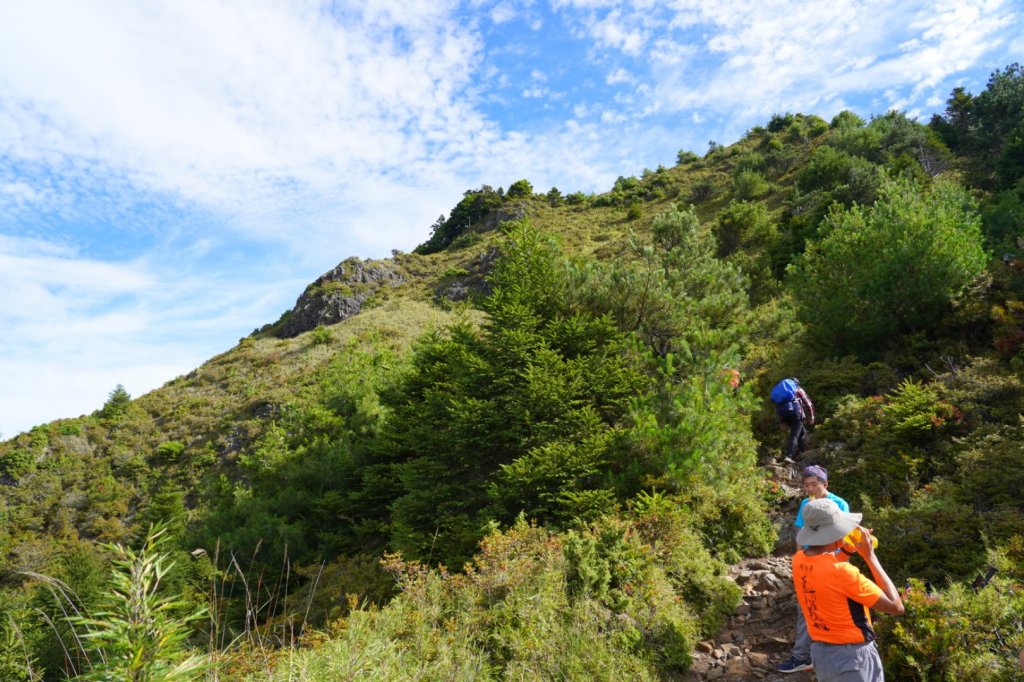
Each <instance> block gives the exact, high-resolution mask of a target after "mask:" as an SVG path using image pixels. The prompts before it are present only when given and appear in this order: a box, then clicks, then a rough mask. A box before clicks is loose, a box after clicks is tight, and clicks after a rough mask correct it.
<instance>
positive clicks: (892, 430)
mask: <svg viewBox="0 0 1024 682" xmlns="http://www.w3.org/2000/svg"><path fill="white" fill-rule="evenodd" d="M962 432H963V424H962V414H961V413H960V412H959V410H957V409H956V408H955V406H954V405H952V404H951V403H949V402H947V401H946V400H945V399H943V397H942V395H941V393H940V388H939V386H938V385H935V384H920V383H917V382H914V381H911V380H907V381H904V382H903V383H902V384H900V385H899V387H897V388H896V390H895V391H893V393H892V394H890V395H887V396H869V397H867V398H856V397H853V396H850V397H848V398H847V399H846V400H845V401H844V402H842V403H840V405H839V407H838V409H837V410H836V412H835V414H834V415H833V416H832V417H830V418H829V419H827V420H826V421H825V422H824V423H823V424H822V425H821V426H820V427H819V429H818V437H819V439H823V440H826V441H830V442H835V443H841V444H842V447H841V448H838V449H835V450H832V451H830V452H829V453H828V455H827V456H826V457H825V458H824V460H825V462H827V463H828V464H829V465H830V466H829V469H830V471H831V472H832V473H833V474H834V475H835V477H836V480H837V481H838V480H841V481H842V487H843V491H844V492H848V493H849V494H851V495H853V499H857V498H858V497H859V496H860V495H865V496H867V497H868V498H869V499H871V500H872V501H874V502H875V503H878V504H899V505H903V504H906V503H907V502H909V500H910V497H911V494H912V492H913V491H914V490H916V489H917V487H918V486H920V485H921V484H924V483H928V482H930V481H932V480H933V479H935V478H936V477H938V476H940V475H944V474H948V473H949V472H950V471H951V470H952V466H953V455H952V452H951V450H950V447H949V442H948V438H949V437H950V436H951V435H955V434H958V433H962Z"/></svg>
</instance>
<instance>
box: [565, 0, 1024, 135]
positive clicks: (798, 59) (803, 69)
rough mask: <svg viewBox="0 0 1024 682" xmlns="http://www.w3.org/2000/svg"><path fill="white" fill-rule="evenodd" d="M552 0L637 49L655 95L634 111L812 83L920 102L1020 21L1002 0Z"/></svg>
mask: <svg viewBox="0 0 1024 682" xmlns="http://www.w3.org/2000/svg"><path fill="white" fill-rule="evenodd" d="M556 6H557V7H560V8H563V18H565V19H566V20H567V21H570V22H572V25H573V26H574V30H577V31H585V32H586V33H587V34H588V35H589V36H590V37H591V38H592V39H594V40H596V41H598V42H599V43H600V44H601V45H602V46H603V47H604V48H605V49H609V50H617V51H619V52H621V53H622V54H623V55H624V56H636V57H637V58H638V60H643V59H646V63H647V64H649V66H650V73H649V75H648V76H647V80H649V82H650V84H651V88H652V93H653V95H652V97H653V99H654V100H655V101H656V104H652V103H650V102H648V103H646V104H645V106H644V108H643V109H642V110H639V111H638V112H637V113H638V114H641V115H649V114H651V113H664V112H668V111H671V110H677V111H686V110H689V109H692V108H696V107H702V108H707V109H711V110H717V111H719V112H723V113H725V112H729V113H730V114H733V115H737V114H739V115H745V116H749V117H763V116H765V115H767V114H770V113H773V112H776V111H783V110H799V111H808V112H809V111H813V110H814V107H816V106H821V105H823V104H825V103H827V102H828V99H827V98H826V97H824V96H823V95H822V93H835V92H846V93H868V92H871V91H873V90H875V89H877V88H878V87H879V86H889V87H893V88H898V89H900V90H901V92H902V94H901V96H900V97H898V98H892V99H893V100H894V101H897V100H898V101H901V102H905V103H907V104H915V105H917V106H923V105H924V100H926V99H927V98H928V97H930V96H932V94H933V93H932V90H933V89H934V88H935V87H937V86H938V85H939V84H940V83H943V82H944V81H945V79H948V78H949V77H951V76H953V75H955V74H957V73H960V72H962V71H964V70H966V69H969V68H972V67H974V66H977V65H979V64H980V62H981V60H982V58H983V56H984V55H985V54H987V53H989V52H991V51H992V50H993V49H995V48H998V47H1000V46H1001V45H1002V44H1003V43H1004V42H1005V41H1006V40H1007V39H1008V38H1007V35H1006V34H1007V31H1009V30H1010V28H1011V27H1012V26H1013V25H1014V24H1015V23H1016V24H1017V25H1019V24H1020V20H1021V17H1020V13H1019V8H1017V7H1015V6H1014V3H1012V2H1010V1H1009V0H942V1H941V2H931V1H928V2H926V1H925V0H916V1H911V2H901V3H896V2H891V1H890V0H867V1H864V2H854V1H853V0H839V1H833V0H828V1H812V2H807V1H806V0H773V1H772V2H766V3H727V2H719V1H718V0H678V1H676V2H673V3H671V4H670V5H652V4H651V3H649V2H647V1H646V0H645V1H644V2H633V3H630V2H623V3H616V4H615V5H614V7H611V8H609V5H608V4H607V3H603V2H592V1H590V0H566V1H564V2H560V3H557V5H556ZM570 10H579V11H581V13H580V14H578V15H577V14H573V13H572V12H571V11H570ZM627 37H630V38H629V39H627ZM1012 39H1014V40H1019V38H1016V37H1014V38H1012ZM604 59H605V57H604V56H603V55H602V56H599V58H598V59H597V61H598V63H601V61H603V60H604ZM833 99H834V98H833Z"/></svg>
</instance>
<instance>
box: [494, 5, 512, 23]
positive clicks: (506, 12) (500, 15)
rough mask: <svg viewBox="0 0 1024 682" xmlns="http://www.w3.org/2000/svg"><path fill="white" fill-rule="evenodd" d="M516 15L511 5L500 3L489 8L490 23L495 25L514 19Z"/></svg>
mask: <svg viewBox="0 0 1024 682" xmlns="http://www.w3.org/2000/svg"><path fill="white" fill-rule="evenodd" d="M517 14H518V13H517V12H516V9H515V7H513V6H512V5H511V3H507V2H501V3H498V4H497V5H495V6H494V7H492V8H491V21H493V22H494V23H495V24H503V23H505V22H506V21H511V20H513V19H515V18H516V16H517Z"/></svg>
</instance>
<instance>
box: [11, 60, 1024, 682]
mask: <svg viewBox="0 0 1024 682" xmlns="http://www.w3.org/2000/svg"><path fill="white" fill-rule="evenodd" d="M1022 136H1024V70H1022V69H1021V67H1020V66H1018V65H1012V66H1009V67H1007V68H1006V69H1003V70H1000V71H997V72H996V73H994V74H993V76H992V78H991V80H990V82H989V84H988V87H987V88H986V89H985V90H984V91H983V92H981V93H978V94H977V95H974V94H971V93H967V92H964V91H962V90H957V91H954V92H953V93H952V94H951V97H950V100H949V105H948V108H947V110H946V112H945V114H944V115H943V116H938V117H936V118H935V119H934V120H933V121H931V122H930V123H929V124H928V125H923V124H921V123H919V122H916V121H913V120H910V119H908V118H907V117H906V116H905V115H903V114H902V113H900V112H888V113H885V114H881V115H879V116H876V117H873V118H871V119H870V120H868V121H865V120H862V119H861V118H859V117H858V116H856V115H854V114H853V113H851V112H843V113H841V114H839V115H837V116H835V117H834V118H833V119H832V120H831V121H826V120H824V119H822V118H820V117H817V116H813V115H803V114H790V113H787V114H780V115H776V116H773V117H772V118H771V120H770V121H768V122H767V123H766V125H764V126H763V127H757V128H755V129H752V130H750V131H749V132H748V133H747V134H746V135H745V136H744V138H743V139H741V140H740V141H738V142H737V143H735V144H733V145H731V146H728V147H723V146H719V145H714V144H712V145H710V147H709V149H708V151H707V153H706V154H705V155H704V156H703V157H698V156H697V155H695V154H692V153H688V152H680V153H679V155H678V163H677V165H675V166H673V167H672V168H664V167H659V168H657V169H655V170H649V169H645V170H644V171H643V172H642V173H641V174H640V175H639V176H631V177H620V178H619V179H618V180H617V181H616V182H615V185H614V187H613V188H612V189H611V190H610V191H608V192H606V193H604V194H599V195H586V194H583V193H580V192H574V193H563V192H562V191H560V190H559V189H557V188H551V189H550V190H547V191H542V190H539V189H535V188H534V187H532V185H531V184H530V183H529V182H528V181H527V180H520V181H518V182H516V183H513V184H512V185H511V186H510V187H509V188H508V189H503V188H497V189H494V188H492V187H489V186H483V187H480V188H478V189H471V190H469V191H467V192H466V193H465V195H464V196H463V197H462V198H461V199H460V200H458V202H457V203H456V205H455V206H454V207H453V209H452V210H451V212H450V214H449V215H448V216H447V217H446V216H441V217H440V218H439V219H438V220H437V221H436V222H435V224H434V225H433V227H432V229H431V233H430V235H429V237H428V238H427V239H426V241H425V242H424V243H423V244H422V245H421V246H419V247H418V248H417V249H416V250H415V251H414V252H413V253H409V254H403V253H398V252H396V253H395V254H394V256H393V258H391V259H387V260H386V261H382V262H378V263H375V264H369V265H359V263H358V261H356V262H355V264H354V265H353V266H352V268H354V269H352V268H350V269H349V270H346V269H345V268H343V267H341V266H339V268H338V269H336V271H332V273H329V274H330V275H331V276H330V277H328V276H327V275H325V277H323V278H321V279H320V280H318V281H317V282H316V283H314V284H312V285H310V287H309V288H308V289H307V291H306V292H304V293H303V296H302V298H300V302H299V303H298V304H297V305H296V309H295V310H294V311H289V312H286V313H285V314H284V315H283V316H282V318H281V320H279V321H278V322H276V323H274V324H268V325H266V326H264V327H262V328H260V329H258V330H257V331H255V332H253V334H252V335H250V336H249V337H246V338H244V339H242V340H241V341H240V342H239V344H238V345H237V346H236V347H235V348H233V349H231V350H229V351H227V352H225V353H224V354H222V355H220V356H217V357H215V358H213V359H211V360H210V361H209V362H207V363H205V364H204V365H203V366H202V367H199V368H197V369H196V370H195V371H193V372H191V373H190V374H188V375H187V376H183V377H178V378H177V379H175V380H173V381H171V382H169V383H168V384H166V385H165V386H164V387H162V388H160V389H158V390H156V391H153V392H152V393H149V394H147V395H144V396H140V397H137V398H134V399H133V398H132V397H131V396H129V395H127V394H126V393H125V392H124V390H123V389H121V388H120V387H117V388H115V389H113V390H112V391H111V393H110V397H109V400H108V401H107V402H106V404H105V405H103V406H102V407H100V408H99V409H97V411H96V412H94V413H93V414H91V415H89V416H84V417H80V418H77V419H65V420H59V421H57V422H53V423H51V424H45V425H41V426H38V427H36V428H34V429H32V430H31V431H29V432H28V433H24V434H21V435H19V436H17V437H16V438H13V439H11V440H9V441H7V442H5V443H2V444H0V488H2V491H3V495H2V496H0V521H2V523H0V679H5V680H6V679H11V680H33V679H47V680H49V679H65V678H67V677H69V676H70V677H76V676H93V678H96V679H108V678H109V679H122V678H126V679H195V678H196V677H197V676H200V675H203V674H205V675H209V676H210V677H211V678H218V679H236V678H246V677H256V678H261V679H263V678H268V679H309V680H319V679H348V678H356V677H367V678H372V679H396V680H397V679H421V678H422V679H467V680H469V679H473V680H476V679H491V678H494V679H499V678H501V679H506V678H508V679H549V678H550V679H563V678H567V679H609V680H611V679H673V678H675V677H677V676H679V675H682V674H683V673H685V671H686V669H687V667H688V666H689V664H690V660H691V659H690V654H691V652H692V651H693V648H694V646H695V645H696V643H697V642H698V641H700V640H701V639H702V638H707V637H713V636H714V635H715V634H716V633H717V631H718V629H719V628H721V626H722V624H723V622H724V619H725V617H726V616H727V615H728V614H730V613H731V612H732V610H733V608H734V607H735V606H736V604H737V603H738V600H739V589H738V588H737V587H736V585H735V584H734V583H733V582H731V581H730V580H729V579H728V578H727V577H726V567H727V565H728V564H730V563H735V562H737V561H739V560H741V559H743V558H745V557H752V556H760V555H764V554H767V553H769V552H771V551H772V548H773V546H774V541H775V531H774V529H773V527H772V525H771V523H770V521H769V514H770V512H771V511H772V509H773V507H774V505H775V504H776V503H777V501H778V500H777V497H778V491H777V490H776V489H775V488H774V487H773V486H772V485H771V484H770V483H769V482H768V481H767V479H766V478H765V474H764V471H763V469H762V468H761V467H760V466H759V465H764V464H768V463H769V462H771V461H772V460H775V459H778V458H779V456H780V455H779V445H780V440H781V437H780V434H779V432H778V430H777V425H776V424H775V420H774V413H773V412H772V410H771V407H770V405H769V404H768V403H767V401H766V400H765V396H766V394H767V389H768V388H769V387H770V386H771V385H772V384H773V383H774V382H775V381H777V380H778V379H780V378H781V377H783V376H793V375H796V376H798V377H799V378H800V380H801V383H802V384H803V385H804V386H805V387H806V388H807V389H808V391H809V392H810V393H811V395H812V397H814V399H815V401H816V404H817V405H818V409H819V421H820V422H821V424H820V426H819V427H818V429H817V430H816V433H815V434H814V439H813V440H814V442H815V450H814V451H813V453H812V454H810V455H808V456H809V457H813V458H814V460H815V461H816V462H818V463H821V464H824V465H825V466H827V467H828V468H829V470H830V471H831V473H832V481H833V484H832V488H833V489H834V490H835V491H837V492H839V493H840V494H841V495H843V496H844V497H845V498H846V499H848V500H850V501H851V502H852V503H853V507H854V508H855V509H860V510H863V511H864V512H865V515H866V517H867V520H868V523H869V525H873V526H874V527H875V529H876V531H877V534H878V535H879V536H880V538H881V542H882V549H881V550H880V551H881V553H882V559H883V561H884V562H885V564H886V566H887V567H888V568H889V569H890V572H891V573H892V574H893V577H894V578H895V579H896V580H897V582H898V583H900V584H902V583H903V582H904V581H906V580H908V579H914V580H917V581H925V580H927V581H929V584H930V585H931V586H934V588H935V590H936V593H937V594H939V595H940V596H939V597H938V600H934V599H932V598H929V599H927V600H926V599H923V598H922V599H920V600H916V601H915V600H914V599H912V600H911V601H910V607H909V610H908V614H907V616H906V617H904V619H903V620H902V621H892V620H884V621H883V622H882V623H881V625H880V630H881V632H882V637H883V638H882V645H883V649H885V655H884V658H885V660H886V665H887V666H889V668H890V674H892V675H893V676H894V678H895V679H915V680H916V679H947V678H952V677H957V678H963V679H978V680H983V679H1020V673H1019V672H1017V673H1015V672H1014V670H1015V668H1014V667H1013V665H1014V664H1013V660H1014V657H1015V656H1016V654H1015V651H1016V650H1017V649H1019V648H1020V647H1021V646H1024V626H1022V620H1024V596H1022V592H1021V589H1020V582H1021V580H1022V579H1024V569H1021V568H1020V566H1021V565H1022V564H1021V559H1022V553H1024V504H1022V503H1021V501H1020V497H1019V494H1018V490H1019V489H1020V487H1021V486H1020V481H1018V479H1019V478H1021V476H1022V475H1024V474H1021V472H1022V471H1024V429H1022V426H1021V415H1022V413H1024V382H1022V379H1021V372H1022V368H1024V355H1022V352H1021V346H1022V344H1024V301H1022V298H1024V241H1021V239H1022V237H1024V156H1022V153H1024V143H1022V142H1021V140H1022V139H1024V137H1022ZM346 263H349V261H346ZM343 265H344V264H343ZM356 266H358V267H356ZM346 272H347V273H349V274H348V275H345V274H344V273H346ZM352 272H357V273H360V274H358V275H357V276H356V275H352V274H351V273H352ZM367 272H372V273H374V274H373V277H368V276H366V275H365V273H367ZM345 277H348V279H345ZM339 320H340V321H339ZM318 321H319V322H318ZM314 325H315V326H314ZM733 370H736V371H738V372H739V375H740V377H741V379H742V382H741V384H740V385H739V386H734V385H733V382H732V379H733V376H734V372H733ZM154 528H155V530H153V529H154ZM147 538H148V540H147ZM989 565H992V566H995V567H996V568H997V573H996V578H995V579H993V581H992V582H991V584H990V585H989V586H988V587H986V588H984V589H983V590H979V591H977V592H973V591H971V590H970V589H966V588H965V587H964V584H965V583H967V582H970V580H972V579H973V578H974V576H975V575H976V574H978V573H979V572H982V571H984V570H985V568H986V567H987V566H989ZM914 584H917V585H923V582H918V583H914ZM921 589H922V590H923V587H922V588H921ZM147 624H148V625H147ZM158 626H159V627H158ZM160 627H164V628H166V629H165V630H161V629H160ZM160 633H163V634H160ZM201 670H205V671H206V672H205V673H202V672H200V671H201ZM132 675H135V677H132ZM140 675H141V676H143V677H140ZM145 675H149V676H150V677H144V676H145ZM160 675H163V677H160ZM175 675H178V677H174V676H175Z"/></svg>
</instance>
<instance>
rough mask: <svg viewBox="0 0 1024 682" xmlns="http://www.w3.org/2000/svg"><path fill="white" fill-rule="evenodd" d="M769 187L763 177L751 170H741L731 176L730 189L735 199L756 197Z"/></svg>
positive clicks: (765, 192) (765, 191) (760, 195)
mask: <svg viewBox="0 0 1024 682" xmlns="http://www.w3.org/2000/svg"><path fill="white" fill-rule="evenodd" d="M770 189H771V186H770V185H769V184H768V181H767V180H765V177H764V176H763V175H762V174H761V173H759V172H757V171H753V170H741V171H739V172H738V173H736V174H735V175H734V176H733V180H732V191H733V194H734V195H736V198H737V199H757V198H759V197H763V196H764V195H765V194H767V193H768V191H769V190H770Z"/></svg>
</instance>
